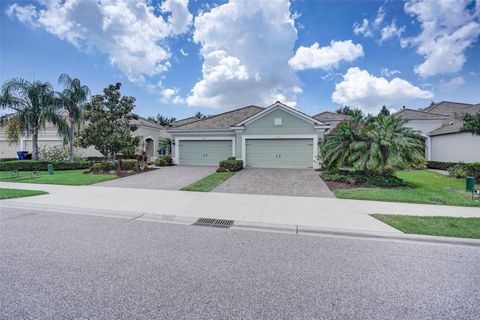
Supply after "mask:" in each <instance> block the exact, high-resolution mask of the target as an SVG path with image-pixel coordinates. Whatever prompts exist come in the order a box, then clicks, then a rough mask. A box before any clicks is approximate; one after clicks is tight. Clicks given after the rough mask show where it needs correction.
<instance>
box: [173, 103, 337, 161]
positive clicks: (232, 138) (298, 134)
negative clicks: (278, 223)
mask: <svg viewBox="0 0 480 320" xmlns="http://www.w3.org/2000/svg"><path fill="white" fill-rule="evenodd" d="M329 128H330V127H329V126H328V125H326V124H325V123H323V122H322V121H319V120H317V119H315V118H312V117H310V116H308V115H306V114H304V113H302V112H300V111H298V110H296V109H293V108H291V107H289V106H287V105H285V104H283V103H281V102H279V101H277V102H276V103H274V104H273V105H271V106H269V107H268V108H261V107H257V106H248V107H244V108H240V109H236V110H232V111H229V112H225V113H221V114H218V115H214V116H210V117H208V118H205V119H200V120H196V121H193V122H190V123H188V124H184V125H180V126H176V127H172V128H168V129H167V132H168V133H170V134H171V135H172V144H173V148H172V150H173V158H174V162H175V163H176V164H180V165H211V166H216V165H218V162H219V161H221V160H224V159H226V158H228V157H232V156H233V157H236V158H238V159H242V160H243V161H244V163H245V166H246V167H257V168H316V167H318V166H319V164H318V153H319V150H318V141H319V140H320V139H322V138H323V135H324V133H325V131H326V130H327V129H329Z"/></svg>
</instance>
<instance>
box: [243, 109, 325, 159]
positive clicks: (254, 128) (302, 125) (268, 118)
mask: <svg viewBox="0 0 480 320" xmlns="http://www.w3.org/2000/svg"><path fill="white" fill-rule="evenodd" d="M275 118H281V119H282V125H279V126H276V125H275V123H274V121H275ZM258 135H268V136H282V137H285V136H287V135H316V136H317V137H319V138H323V130H321V132H317V131H316V130H315V128H314V125H313V124H311V123H308V122H307V121H305V120H303V119H300V118H298V117H297V116H294V115H292V114H290V113H287V112H285V111H283V110H281V109H276V110H273V111H271V112H270V113H268V114H266V115H264V116H263V117H260V118H258V119H256V120H255V121H253V122H251V123H248V124H247V125H245V130H243V131H242V132H240V131H238V132H236V139H235V140H236V148H235V149H236V154H237V158H239V159H242V158H243V151H242V149H243V148H242V140H243V137H244V136H258Z"/></svg>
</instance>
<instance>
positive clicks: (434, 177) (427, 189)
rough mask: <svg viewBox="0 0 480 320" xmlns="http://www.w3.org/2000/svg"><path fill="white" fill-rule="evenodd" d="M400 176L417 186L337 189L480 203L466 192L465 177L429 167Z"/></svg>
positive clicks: (371, 196) (357, 195)
mask: <svg viewBox="0 0 480 320" xmlns="http://www.w3.org/2000/svg"><path fill="white" fill-rule="evenodd" d="M396 175H397V177H399V178H401V179H403V180H404V181H405V182H409V183H413V184H414V185H416V188H391V189H388V188H354V189H336V190H334V193H335V195H336V196H337V198H342V199H360V200H380V201H394V202H411V203H427V204H443V205H453V206H468V207H479V206H480V202H479V201H478V200H477V201H473V200H472V194H471V193H468V192H465V181H464V180H462V179H454V178H450V177H447V176H444V175H441V174H439V173H436V172H432V171H428V170H408V171H398V172H397V173H396Z"/></svg>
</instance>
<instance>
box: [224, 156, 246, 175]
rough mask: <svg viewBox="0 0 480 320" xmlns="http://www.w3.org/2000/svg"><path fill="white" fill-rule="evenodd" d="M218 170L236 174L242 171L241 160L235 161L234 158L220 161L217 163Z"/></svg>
mask: <svg viewBox="0 0 480 320" xmlns="http://www.w3.org/2000/svg"><path fill="white" fill-rule="evenodd" d="M219 167H220V168H225V169H226V170H227V171H231V172H236V171H240V170H242V169H243V160H237V159H235V158H234V157H231V158H228V159H227V160H222V161H220V163H219Z"/></svg>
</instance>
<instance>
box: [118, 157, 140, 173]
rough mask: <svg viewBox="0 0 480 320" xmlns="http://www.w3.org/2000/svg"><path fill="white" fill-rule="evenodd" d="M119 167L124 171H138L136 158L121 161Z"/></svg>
mask: <svg viewBox="0 0 480 320" xmlns="http://www.w3.org/2000/svg"><path fill="white" fill-rule="evenodd" d="M120 168H121V169H122V170H124V171H131V170H132V171H140V166H139V165H138V161H137V160H131V159H128V160H127V159H126V160H122V161H121V166H120Z"/></svg>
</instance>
